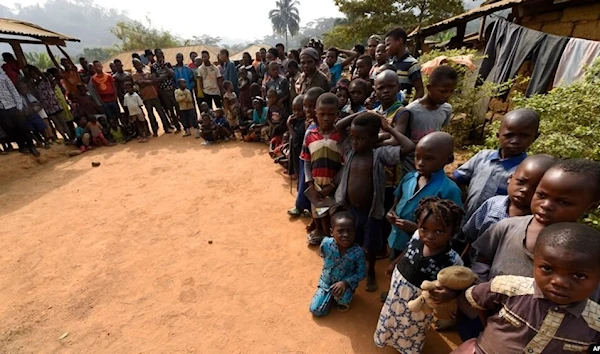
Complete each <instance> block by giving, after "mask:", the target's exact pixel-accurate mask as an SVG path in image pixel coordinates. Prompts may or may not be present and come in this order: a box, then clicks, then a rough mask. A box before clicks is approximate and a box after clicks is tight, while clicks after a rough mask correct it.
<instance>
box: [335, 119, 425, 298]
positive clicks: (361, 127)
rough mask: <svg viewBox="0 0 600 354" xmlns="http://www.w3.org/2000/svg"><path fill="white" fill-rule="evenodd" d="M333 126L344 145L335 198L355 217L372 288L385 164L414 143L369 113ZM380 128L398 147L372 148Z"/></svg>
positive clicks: (392, 162) (379, 241)
mask: <svg viewBox="0 0 600 354" xmlns="http://www.w3.org/2000/svg"><path fill="white" fill-rule="evenodd" d="M348 127H350V135H349V136H348V133H347V131H348ZM336 129H337V132H338V134H339V135H340V138H341V139H342V145H343V146H344V167H343V168H342V170H341V173H340V181H339V187H338V189H337V191H336V193H335V200H336V203H338V204H343V205H346V206H348V207H349V208H350V212H351V213H352V214H353V215H354V218H355V219H356V231H357V236H358V237H357V238H358V244H359V245H361V246H363V247H364V248H366V250H367V260H368V265H369V267H368V271H367V291H375V290H377V280H376V277H375V261H376V257H377V253H378V252H379V250H380V249H381V246H382V241H383V238H382V235H381V228H382V224H383V219H384V217H385V212H386V210H385V209H384V198H385V166H390V165H397V164H399V163H400V161H402V158H403V157H404V156H406V154H407V153H409V152H411V151H413V150H414V148H415V144H413V142H412V141H410V140H409V139H408V138H407V137H405V136H404V135H402V134H400V133H399V132H398V131H396V130H394V128H392V127H391V126H390V125H389V124H388V122H387V120H385V118H383V117H381V116H379V115H378V114H376V113H371V112H364V113H359V114H355V115H351V116H348V117H346V118H344V119H342V120H340V121H339V122H338V123H337V124H336ZM381 129H383V130H384V131H385V132H387V133H389V134H391V135H392V136H393V137H394V139H395V140H396V141H395V144H396V145H400V146H382V147H378V148H376V147H375V144H376V143H377V141H378V139H379V131H380V130H381Z"/></svg>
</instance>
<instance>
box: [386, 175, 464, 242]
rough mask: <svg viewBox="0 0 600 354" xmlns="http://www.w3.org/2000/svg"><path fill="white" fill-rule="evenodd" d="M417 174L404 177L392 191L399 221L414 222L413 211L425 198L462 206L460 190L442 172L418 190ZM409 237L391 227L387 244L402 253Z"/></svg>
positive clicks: (433, 176) (394, 226) (432, 176)
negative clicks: (395, 199)
mask: <svg viewBox="0 0 600 354" xmlns="http://www.w3.org/2000/svg"><path fill="white" fill-rule="evenodd" d="M418 181H419V173H418V172H411V173H409V174H407V175H406V176H404V178H403V179H402V182H400V184H399V185H398V187H397V188H396V190H395V191H394V196H395V197H396V198H398V204H397V205H396V215H398V217H399V218H400V219H405V220H410V221H413V222H416V218H415V210H417V206H418V205H419V201H421V199H423V198H427V197H439V198H442V199H450V200H452V201H453V202H455V203H456V204H457V205H459V206H462V198H461V196H462V193H461V191H460V188H458V186H457V185H456V183H454V182H453V181H452V180H451V179H450V178H448V177H447V176H446V173H445V172H444V170H443V169H442V170H439V171H437V172H434V173H433V174H432V175H431V178H430V180H429V183H427V184H426V185H425V186H424V187H423V188H421V189H418ZM409 238H410V235H409V234H407V233H406V232H404V231H402V230H400V229H399V228H398V227H397V226H396V225H392V232H391V233H390V237H389V238H388V244H389V246H390V247H391V248H393V249H395V250H399V251H402V250H404V248H405V247H406V243H407V242H408V240H409Z"/></svg>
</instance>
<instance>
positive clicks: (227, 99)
mask: <svg viewBox="0 0 600 354" xmlns="http://www.w3.org/2000/svg"><path fill="white" fill-rule="evenodd" d="M248 88H249V87H248ZM223 89H224V90H225V93H224V94H223V107H224V108H225V115H226V117H227V122H229V126H230V127H231V129H232V130H233V131H238V130H239V129H240V105H239V102H238V99H237V95H236V94H235V91H234V90H233V84H232V83H231V82H230V81H225V82H223ZM240 95H241V93H240Z"/></svg>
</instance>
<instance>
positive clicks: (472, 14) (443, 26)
mask: <svg viewBox="0 0 600 354" xmlns="http://www.w3.org/2000/svg"><path fill="white" fill-rule="evenodd" d="M534 1H538V0H501V1H497V2H494V3H491V4H488V5H483V6H481V7H477V8H475V9H472V10H470V11H467V12H464V13H462V14H460V15H457V16H454V17H450V18H448V19H445V20H443V21H440V22H438V23H436V24H433V25H430V26H427V27H423V28H417V29H415V30H414V31H412V33H411V34H410V35H409V36H408V37H409V38H411V37H414V36H416V35H417V34H421V35H423V36H431V35H433V34H436V33H439V32H442V31H446V30H449V29H451V28H453V27H455V26H456V25H457V24H459V23H464V22H469V21H471V20H474V19H476V18H479V17H482V16H485V15H488V14H491V13H493V12H496V11H500V10H504V9H508V8H510V7H513V6H514V5H517V4H521V3H526V2H534Z"/></svg>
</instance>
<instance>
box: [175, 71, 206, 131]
mask: <svg viewBox="0 0 600 354" xmlns="http://www.w3.org/2000/svg"><path fill="white" fill-rule="evenodd" d="M177 85H178V87H179V88H178V89H177V90H175V99H176V100H177V103H178V104H179V111H180V113H181V120H182V123H183V128H184V129H185V132H184V133H183V137H186V136H190V135H192V133H191V129H192V128H194V129H195V130H196V132H195V134H196V139H198V138H200V130H199V127H198V116H196V105H195V104H194V97H193V96H192V92H191V91H190V90H188V88H187V82H186V80H185V79H179V80H178V81H177Z"/></svg>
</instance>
